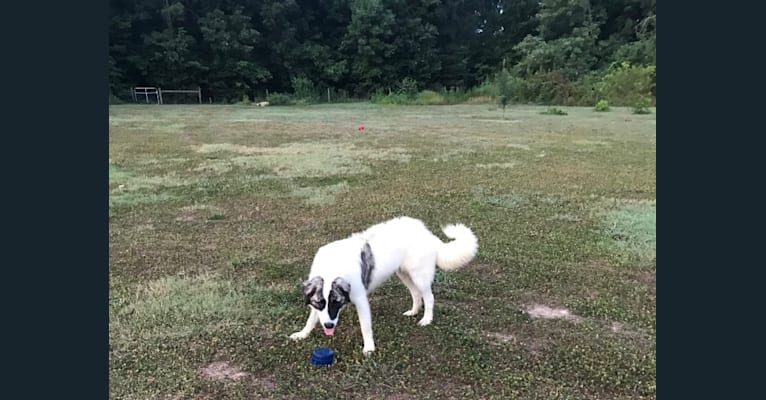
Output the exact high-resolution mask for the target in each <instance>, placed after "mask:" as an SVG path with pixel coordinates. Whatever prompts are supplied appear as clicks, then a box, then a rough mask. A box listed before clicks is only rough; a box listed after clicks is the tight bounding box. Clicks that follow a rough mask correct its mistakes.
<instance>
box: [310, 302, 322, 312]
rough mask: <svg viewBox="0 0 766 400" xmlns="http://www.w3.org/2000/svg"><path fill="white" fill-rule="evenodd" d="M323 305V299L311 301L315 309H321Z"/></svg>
mask: <svg viewBox="0 0 766 400" xmlns="http://www.w3.org/2000/svg"><path fill="white" fill-rule="evenodd" d="M324 305H325V301H324V300H320V301H312V302H311V306H313V307H314V308H316V309H317V310H322V309H323V308H324Z"/></svg>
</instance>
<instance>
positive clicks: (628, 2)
mask: <svg viewBox="0 0 766 400" xmlns="http://www.w3.org/2000/svg"><path fill="white" fill-rule="evenodd" d="M655 26H656V0H542V1H540V0H492V1H487V0H483V1H479V0H314V1H304V0H240V1H227V0H111V1H110V28H109V32H110V49H109V63H110V91H111V94H112V96H114V97H117V98H122V99H128V98H129V97H130V94H129V90H130V88H131V87H133V86H141V85H151V86H160V87H163V88H167V89H181V88H196V87H197V86H200V87H201V88H202V90H203V97H204V98H205V99H211V100H212V101H215V102H231V101H242V99H254V98H259V97H263V96H264V95H265V93H266V91H267V90H268V91H270V92H271V94H274V93H284V94H282V95H280V94H277V98H278V99H279V98H281V99H283V100H284V101H285V102H287V101H293V100H295V99H299V100H303V101H322V100H326V94H328V92H329V95H330V97H331V98H332V99H338V98H370V97H373V98H374V99H378V101H385V100H381V99H382V98H384V97H387V96H388V95H391V96H397V95H405V96H406V97H408V98H412V97H413V96H415V97H417V93H419V92H421V91H424V90H427V91H428V92H427V94H429V96H430V97H431V98H433V97H434V95H432V94H430V93H432V92H434V93H436V94H438V95H439V96H441V98H443V99H445V101H448V100H449V99H465V98H466V97H467V96H468V95H469V94H470V93H473V94H476V95H489V96H491V95H496V94H497V92H496V85H495V84H494V83H493V82H494V81H495V77H496V76H497V74H498V72H500V71H501V70H506V71H507V72H508V74H509V75H510V77H511V81H512V82H511V85H510V88H511V89H510V96H511V97H512V98H513V99H514V100H516V101H524V102H540V103H557V104H579V103H590V104H591V105H592V102H594V101H595V100H597V99H598V98H599V97H603V96H605V95H606V94H607V92H609V91H611V92H612V93H613V96H614V97H623V98H625V99H623V100H624V101H623V100H619V99H615V100H612V99H610V101H612V102H613V103H615V104H619V103H621V102H630V101H632V100H631V99H628V98H627V97H631V96H633V97H636V96H638V97H647V96H649V97H652V101H654V100H653V98H656V89H655V83H654V82H655V79H656V78H655V74H656V72H655V71H656V69H655V67H654V65H655V63H656V61H655V59H656V56H655V49H656V32H655ZM610 76H611V78H610ZM615 76H617V78H615ZM610 79H611V81H610ZM633 92H636V93H633ZM639 92H640V93H639ZM286 94H290V95H289V96H288V95H286ZM280 96H282V97H280ZM631 98H632V97H631Z"/></svg>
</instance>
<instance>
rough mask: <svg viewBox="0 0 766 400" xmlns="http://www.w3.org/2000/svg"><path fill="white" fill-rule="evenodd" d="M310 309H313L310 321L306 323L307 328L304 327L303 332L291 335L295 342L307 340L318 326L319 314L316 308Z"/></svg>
mask: <svg viewBox="0 0 766 400" xmlns="http://www.w3.org/2000/svg"><path fill="white" fill-rule="evenodd" d="M310 308H311V313H310V314H309V319H308V321H306V326H304V327H303V329H302V330H300V331H298V332H295V333H293V334H292V335H290V339H294V340H300V339H305V338H307V337H308V336H309V334H310V333H311V331H312V330H313V329H314V326H315V325H316V324H317V321H318V320H319V313H318V312H317V310H316V308H314V307H310Z"/></svg>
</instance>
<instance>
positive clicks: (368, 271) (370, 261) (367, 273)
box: [361, 243, 375, 289]
mask: <svg viewBox="0 0 766 400" xmlns="http://www.w3.org/2000/svg"><path fill="white" fill-rule="evenodd" d="M361 267H362V284H363V285H364V288H365V289H367V288H369V287H370V281H371V280H372V271H373V270H374V269H375V258H374V257H373V256H372V248H371V247H370V244H369V243H365V244H364V247H363V248H362V264H361Z"/></svg>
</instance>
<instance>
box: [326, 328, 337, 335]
mask: <svg viewBox="0 0 766 400" xmlns="http://www.w3.org/2000/svg"><path fill="white" fill-rule="evenodd" d="M333 333H335V328H329V329H328V328H324V334H325V335H332V334H333Z"/></svg>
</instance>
